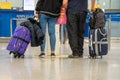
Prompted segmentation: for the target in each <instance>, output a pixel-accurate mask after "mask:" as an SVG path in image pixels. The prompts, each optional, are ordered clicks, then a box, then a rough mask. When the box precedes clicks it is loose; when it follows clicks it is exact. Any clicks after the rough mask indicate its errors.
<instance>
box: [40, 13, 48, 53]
mask: <svg viewBox="0 0 120 80" xmlns="http://www.w3.org/2000/svg"><path fill="white" fill-rule="evenodd" d="M46 17H47V16H46V15H44V14H40V18H39V19H40V24H41V29H42V31H43V33H44V35H45V37H44V40H43V44H42V45H41V46H40V47H41V53H42V54H45V52H44V51H45V43H46V24H47V18H46Z"/></svg>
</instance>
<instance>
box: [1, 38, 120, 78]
mask: <svg viewBox="0 0 120 80" xmlns="http://www.w3.org/2000/svg"><path fill="white" fill-rule="evenodd" d="M84 45H85V46H84V57H83V58H77V59H69V58H67V57H66V56H67V55H68V54H71V50H70V48H69V45H68V43H67V42H66V44H59V43H57V47H56V54H57V57H55V58H51V57H50V56H49V54H50V51H49V47H47V48H46V57H45V58H39V57H38V55H39V53H40V51H39V47H35V48H33V47H30V45H29V47H28V48H27V51H26V53H25V58H24V59H14V58H13V57H12V55H9V54H8V53H9V52H8V51H7V50H6V46H7V43H0V80H120V40H115V41H111V50H110V51H109V53H108V55H107V56H104V57H103V59H95V60H93V59H89V58H88V40H85V44H84Z"/></svg>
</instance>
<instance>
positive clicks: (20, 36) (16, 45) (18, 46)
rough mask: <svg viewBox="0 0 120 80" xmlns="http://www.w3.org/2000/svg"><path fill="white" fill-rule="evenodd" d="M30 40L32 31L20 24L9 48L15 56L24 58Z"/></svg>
mask: <svg viewBox="0 0 120 80" xmlns="http://www.w3.org/2000/svg"><path fill="white" fill-rule="evenodd" d="M29 42H30V31H29V29H28V28H27V27H24V26H18V27H16V29H15V32H14V34H13V36H12V38H11V39H10V41H9V43H8V46H7V50H9V51H10V54H11V53H13V54H14V58H16V57H18V58H20V57H21V58H24V53H25V51H26V48H27V46H28V44H29Z"/></svg>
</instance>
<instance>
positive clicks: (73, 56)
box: [68, 55, 83, 58]
mask: <svg viewBox="0 0 120 80" xmlns="http://www.w3.org/2000/svg"><path fill="white" fill-rule="evenodd" d="M82 57H83V56H82V55H81V56H80V55H69V56H68V58H82Z"/></svg>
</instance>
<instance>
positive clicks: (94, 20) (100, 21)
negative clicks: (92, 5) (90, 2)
mask: <svg viewBox="0 0 120 80" xmlns="http://www.w3.org/2000/svg"><path fill="white" fill-rule="evenodd" d="M105 23H106V20H105V13H104V12H103V10H102V9H100V8H97V9H96V10H95V12H93V13H91V14H90V22H89V26H90V29H96V28H102V27H105Z"/></svg>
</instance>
